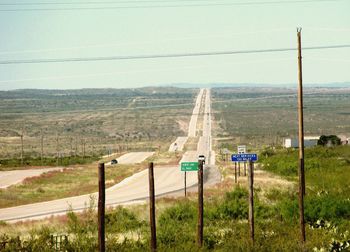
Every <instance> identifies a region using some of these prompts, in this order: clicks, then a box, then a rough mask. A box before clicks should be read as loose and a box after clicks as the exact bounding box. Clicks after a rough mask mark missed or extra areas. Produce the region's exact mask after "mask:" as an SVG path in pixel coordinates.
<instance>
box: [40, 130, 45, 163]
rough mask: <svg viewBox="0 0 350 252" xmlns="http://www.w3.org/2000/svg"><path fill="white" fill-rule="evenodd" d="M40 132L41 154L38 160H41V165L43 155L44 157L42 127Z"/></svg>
mask: <svg viewBox="0 0 350 252" xmlns="http://www.w3.org/2000/svg"><path fill="white" fill-rule="evenodd" d="M40 134H41V143H40V144H41V155H40V160H41V165H43V157H44V135H43V129H41V130H40Z"/></svg>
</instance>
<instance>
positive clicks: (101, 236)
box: [97, 163, 106, 252]
mask: <svg viewBox="0 0 350 252" xmlns="http://www.w3.org/2000/svg"><path fill="white" fill-rule="evenodd" d="M105 201H106V197H105V164H104V163H99V164H98V210H97V211H98V213H97V214H98V247H99V251H100V252H105V251H106V245H105Z"/></svg>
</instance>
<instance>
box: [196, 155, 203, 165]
mask: <svg viewBox="0 0 350 252" xmlns="http://www.w3.org/2000/svg"><path fill="white" fill-rule="evenodd" d="M198 161H203V164H205V156H204V155H199V156H198Z"/></svg>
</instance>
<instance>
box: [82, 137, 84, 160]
mask: <svg viewBox="0 0 350 252" xmlns="http://www.w3.org/2000/svg"><path fill="white" fill-rule="evenodd" d="M82 145H83V146H82V147H83V158H85V138H83V140H82Z"/></svg>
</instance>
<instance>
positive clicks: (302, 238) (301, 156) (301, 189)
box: [297, 28, 306, 245]
mask: <svg viewBox="0 0 350 252" xmlns="http://www.w3.org/2000/svg"><path fill="white" fill-rule="evenodd" d="M297 37H298V81H299V88H298V115H299V116H298V118H299V224H300V241H301V243H302V245H304V243H305V241H306V236H305V219H304V195H305V171H304V115H303V75H302V57H301V28H297Z"/></svg>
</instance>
